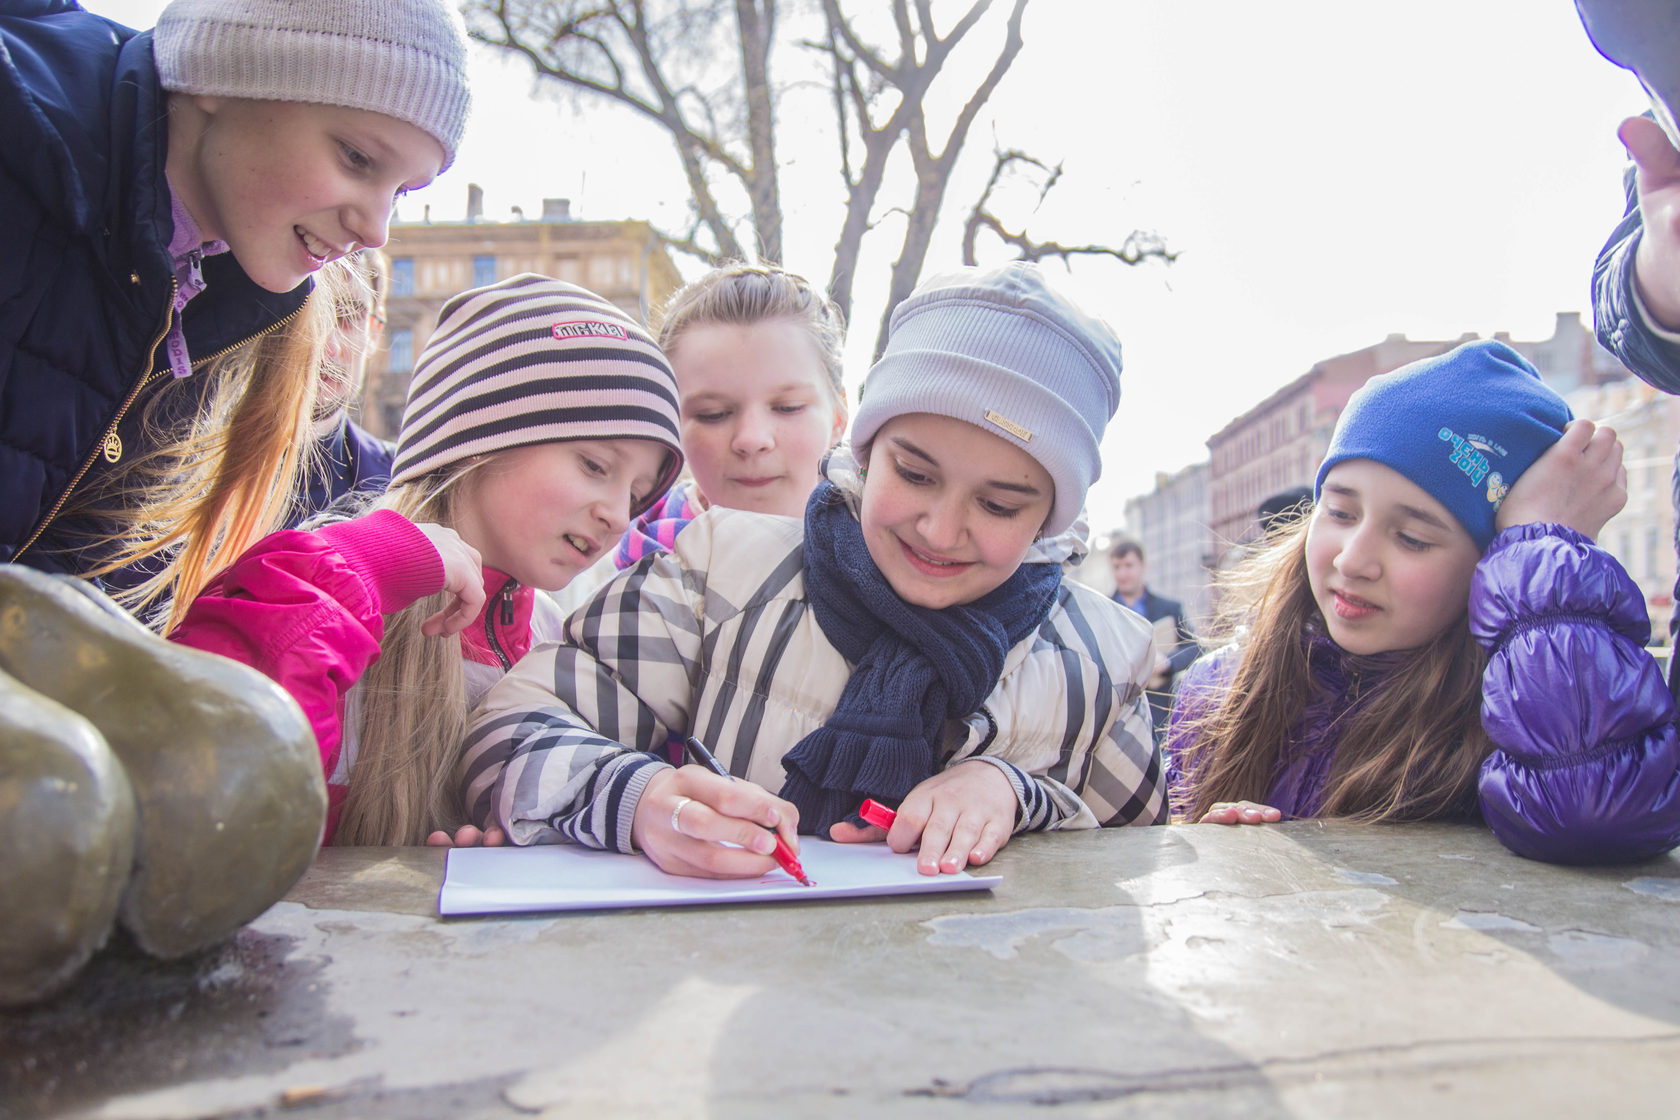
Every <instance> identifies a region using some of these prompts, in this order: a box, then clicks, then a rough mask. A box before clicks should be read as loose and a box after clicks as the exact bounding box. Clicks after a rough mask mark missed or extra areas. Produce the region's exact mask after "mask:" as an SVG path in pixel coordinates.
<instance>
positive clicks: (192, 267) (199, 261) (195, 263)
mask: <svg viewBox="0 0 1680 1120" xmlns="http://www.w3.org/2000/svg"><path fill="white" fill-rule="evenodd" d="M203 264H204V250H202V249H191V250H188V252H187V277H188V281H189V283H190V284H191V285H192V287H193V289H194V290H195V291H196V290H197V289H199V288H202V287H204V273H203V272H202V271H201V269H200V266H201V265H203Z"/></svg>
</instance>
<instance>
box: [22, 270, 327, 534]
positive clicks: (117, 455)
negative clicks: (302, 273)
mask: <svg viewBox="0 0 1680 1120" xmlns="http://www.w3.org/2000/svg"><path fill="white" fill-rule="evenodd" d="M178 287H179V284H178V282H177V281H176V279H175V278H174V277H173V276H171V277H170V278H169V314H168V315H166V316H165V317H164V320H163V329H162V330H160V331H159V332H158V334H157V337H156V338H154V339H152V346H151V349H150V350H148V351H147V354H146V369H147V370H151V368H152V365H153V364H154V363H155V362H156V361H157V348H158V347H159V346H160V345H162V343H163V340H164V338H165V336H167V335H168V334H169V326H170V324H171V323H173V322H174V321H175V292H176V290H177V289H178ZM308 302H309V301H308V300H307V299H305V300H304V304H303V306H300V307H299V308H298V309H297V310H296V311H293V312H292V313H291V314H290V315H287V316H286V317H285V318H284V319H279V320H277V321H275V322H273V323H270V324H269V325H268V326H266V327H264V328H263V329H262V330H260V331H258V332H257V333H256V334H254V335H252V336H251V337H249V338H247V339H244V340H243V341H240V342H236V343H234V344H233V345H232V346H224V347H223V348H222V349H220V350H218V351H216V352H215V353H214V354H211V355H210V356H209V357H205V358H199V359H197V360H195V361H194V362H193V363H192V368H193V369H197V368H198V367H199V366H201V365H203V364H204V363H206V362H213V361H215V360H216V359H217V358H220V357H223V356H224V355H227V354H231V353H233V352H234V351H235V350H237V349H239V348H240V347H241V346H244V345H246V343H250V342H254V341H256V340H257V339H259V338H261V337H263V336H264V335H266V334H270V333H272V332H273V331H277V330H279V329H280V328H281V327H283V326H285V325H286V324H287V323H289V322H291V321H292V320H293V319H295V318H297V317H298V316H299V315H300V314H302V312H303V307H306V306H308ZM165 376H168V371H167V370H159V371H157V372H148V373H146V374H144V375H142V376H141V378H140V380H139V381H138V382H137V383H136V384H135V386H134V388H133V389H130V390H129V393H128V397H127V399H125V400H124V401H123V403H122V407H121V408H119V409H117V413H116V415H115V416H113V417H111V422H110V423H109V424H107V425H106V426H105V434H104V435H103V436H101V437H100V438H99V441H98V442H97V443H95V444H94V445H93V450H92V451H90V452H88V457H87V458H86V459H85V460H83V462H82V466H81V469H80V470H78V471H77V472H76V475H75V477H74V478H72V479H71V480H70V484H69V485H68V486H66V487H65V488H64V491H63V493H61V494H59V496H58V501H56V502H54V503H53V507H52V509H50V510H48V511H47V516H46V517H44V518H42V519H41V522H40V524H38V525H36V526H35V531H34V532H33V533H31V534H29V539H28V540H26V541H24V542H23V547H22V548H20V549H18V550H17V551H16V552H14V553H12V559H13V560H16V559H17V558H18V557H19V556H22V555H23V554H24V553H25V552H28V551H29V548H30V546H31V545H33V544H34V543H35V542H36V541H38V540H40V539H41V534H42V533H45V532H46V531H47V526H49V525H51V524H52V523H53V521H54V519H55V518H57V517H58V515H59V513H60V512H62V511H63V509H64V504H65V503H66V502H68V501H69V500H70V495H71V494H73V493H75V492H76V487H77V486H79V485H81V481H82V479H83V477H84V476H86V474H87V472H88V471H89V470H90V469H91V468H92V467H93V464H94V462H95V460H97V459H98V458H99V456H101V455H104V456H105V458H107V459H109V460H110V461H111V462H113V463H115V462H118V461H119V460H121V459H122V455H123V446H122V441H121V440H120V439H118V438H117V426H118V425H119V424H121V423H122V422H123V417H125V416H127V415H128V410H129V409H130V408H133V407H134V402H135V401H136V400H138V399H139V397H140V394H141V393H143V392H145V391H146V389H147V388H148V387H149V386H151V385H152V384H154V383H155V382H157V381H160V380H162V379H163V378H164V377H165Z"/></svg>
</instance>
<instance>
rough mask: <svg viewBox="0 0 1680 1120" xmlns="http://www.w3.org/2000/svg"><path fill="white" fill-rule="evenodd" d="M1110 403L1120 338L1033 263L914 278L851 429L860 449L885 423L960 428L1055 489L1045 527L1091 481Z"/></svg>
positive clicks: (1050, 528) (1060, 521)
mask: <svg viewBox="0 0 1680 1120" xmlns="http://www.w3.org/2000/svg"><path fill="white" fill-rule="evenodd" d="M1119 404H1120V340H1119V339H1117V338H1116V337H1115V336H1114V332H1113V331H1112V330H1110V329H1109V327H1108V324H1106V323H1104V322H1103V321H1102V320H1100V319H1096V318H1093V317H1092V316H1090V315H1087V314H1086V313H1085V312H1083V311H1081V310H1080V309H1079V308H1078V307H1077V306H1076V305H1075V304H1074V303H1073V302H1072V301H1071V300H1069V299H1068V298H1067V297H1066V296H1065V295H1063V294H1061V293H1060V292H1058V291H1056V290H1055V289H1054V288H1052V287H1051V286H1050V285H1049V283H1047V282H1046V281H1045V279H1044V274H1043V273H1042V272H1040V271H1039V268H1038V266H1037V265H1035V264H1030V263H1027V262H1024V261H1015V262H1012V263H1010V264H1007V265H1004V266H1003V267H1001V268H994V269H990V270H981V269H978V268H970V269H964V270H962V271H960V272H953V273H947V274H945V275H943V276H935V277H932V278H930V279H928V280H924V281H923V282H922V283H921V284H920V285H919V286H918V287H917V288H916V290H915V291H914V292H912V293H910V296H909V298H907V299H906V300H905V301H904V302H903V303H901V304H899V305H898V307H897V309H896V310H894V311H893V313H892V318H891V319H890V320H889V321H888V323H887V345H886V349H885V351H884V352H883V353H882V354H881V360H880V361H878V362H876V363H875V365H874V366H873V367H872V368H871V369H870V371H869V376H868V377H867V378H865V379H864V383H863V401H862V403H861V404H860V405H859V406H858V410H857V417H856V419H854V420H853V421H852V436H851V439H852V446H853V447H855V448H857V449H858V450H859V451H860V452H861V451H862V449H863V448H865V447H867V446H868V444H869V441H870V440H872V439H874V438H875V433H876V432H877V431H879V430H880V428H881V425H882V424H885V423H886V422H887V421H888V420H891V419H892V418H893V417H895V416H903V415H905V414H907V413H912V412H929V413H933V414H934V415H936V416H950V417H954V418H956V419H958V420H966V421H968V422H969V423H970V424H973V425H974V426H975V427H976V428H979V429H980V430H981V431H985V432H990V433H991V434H992V435H994V436H998V437H1000V438H1002V439H1004V440H1007V441H1008V442H1010V443H1013V444H1014V445H1015V446H1016V447H1019V448H1020V449H1021V450H1023V451H1025V452H1026V453H1027V454H1028V455H1031V456H1032V457H1033V458H1034V459H1037V460H1038V462H1039V464H1040V465H1041V466H1043V467H1044V469H1045V471H1046V472H1048V473H1049V475H1050V478H1051V481H1053V482H1054V483H1055V484H1056V501H1055V504H1054V505H1053V506H1052V507H1051V509H1050V517H1049V520H1047V521H1046V522H1045V523H1044V535H1045V536H1047V537H1053V536H1055V535H1056V534H1058V533H1060V532H1062V531H1063V530H1064V529H1066V528H1067V527H1068V526H1069V525H1072V524H1073V521H1074V519H1075V518H1076V517H1078V516H1079V511H1080V509H1081V507H1083V506H1084V504H1085V492H1086V491H1087V490H1088V489H1090V486H1091V483H1093V482H1095V481H1096V480H1097V478H1098V476H1100V475H1101V474H1102V449H1101V444H1102V437H1103V430H1104V429H1105V428H1106V427H1107V426H1108V422H1109V420H1110V419H1112V418H1113V416H1114V410H1115V409H1116V408H1117V407H1119Z"/></svg>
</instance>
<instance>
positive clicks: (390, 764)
mask: <svg viewBox="0 0 1680 1120" xmlns="http://www.w3.org/2000/svg"><path fill="white" fill-rule="evenodd" d="M487 459H488V457H485V456H480V457H477V458H473V459H463V460H459V461H457V462H455V463H451V464H449V465H448V466H445V467H440V468H439V469H437V470H436V471H433V472H432V473H430V474H428V475H423V476H422V477H420V478H417V479H413V480H411V481H409V482H404V483H399V484H398V485H396V486H393V487H391V489H389V490H387V491H386V492H385V494H384V495H383V496H382V497H380V498H379V499H378V500H377V501H376V502H374V503H373V506H374V508H381V509H393V510H396V511H397V512H398V513H400V514H402V515H403V516H404V517H407V518H408V519H409V520H410V521H414V522H417V523H424V522H430V523H433V524H437V525H446V526H451V527H453V525H454V522H455V511H456V509H457V503H458V501H459V499H460V495H461V493H462V490H461V483H462V481H463V479H465V478H466V477H467V476H468V475H469V474H470V473H471V472H473V471H474V470H476V469H477V468H478V467H480V466H482V465H483V464H484V463H485V462H486V461H487ZM443 603H444V596H443V594H442V593H439V594H436V595H428V596H427V597H426V598H424V599H421V600H420V601H419V602H417V603H414V604H412V605H410V606H409V607H407V608H405V609H403V610H401V611H398V612H397V613H396V614H394V615H391V616H390V617H388V618H386V620H385V636H384V638H383V640H382V641H381V642H380V643H379V645H380V654H379V659H378V660H377V661H375V662H374V663H373V664H372V665H371V666H369V667H368V670H367V672H365V673H363V674H362V679H361V682H360V685H359V687H358V688H357V689H356V690H355V691H354V692H352V693H351V700H352V706H351V709H350V710H349V711H347V712H346V713H345V733H346V737H348V736H349V735H350V734H355V735H356V757H355V760H354V762H353V763H352V764H351V767H350V788H349V791H348V793H347V794H346V795H345V799H344V807H343V809H342V810H341V812H340V815H339V819H338V828H337V831H336V832H335V833H334V834H333V843H335V844H381V845H384V844H423V843H425V841H426V837H427V836H428V835H429V834H430V833H431V832H433V831H435V830H437V829H442V830H444V831H445V832H449V833H453V832H454V831H455V830H456V829H457V828H459V827H460V826H461V825H464V824H466V823H467V815H466V810H465V808H464V806H463V805H462V804H461V797H460V790H459V789H458V788H457V785H456V780H455V779H456V770H457V768H456V763H457V762H458V761H459V758H460V752H461V746H462V744H463V743H464V742H465V741H466V737H467V703H466V682H465V680H464V679H463V675H462V671H461V637H460V635H459V634H442V635H439V636H437V637H431V638H428V637H426V636H425V635H424V634H422V633H421V632H420V625H421V623H423V622H425V621H426V619H427V618H429V617H431V616H432V615H433V614H435V613H436V612H437V611H439V610H440V609H442V607H443Z"/></svg>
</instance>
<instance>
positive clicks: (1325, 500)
mask: <svg viewBox="0 0 1680 1120" xmlns="http://www.w3.org/2000/svg"><path fill="white" fill-rule="evenodd" d="M1306 553H1307V579H1308V582H1309V583H1310V584H1311V586H1312V593H1313V598H1314V600H1315V601H1316V602H1317V603H1318V608H1319V610H1320V611H1322V612H1323V614H1324V621H1325V623H1326V625H1327V626H1328V628H1329V630H1330V637H1331V638H1333V639H1334V640H1335V642H1336V644H1337V645H1339V646H1341V647H1342V648H1343V649H1345V650H1347V651H1348V652H1349V653H1354V654H1372V653H1384V652H1387V651H1389V650H1403V649H1416V648H1418V647H1419V646H1422V645H1425V644H1427V643H1428V642H1429V641H1431V640H1432V639H1434V638H1435V637H1436V636H1437V635H1439V634H1440V633H1441V632H1442V631H1444V630H1446V629H1447V627H1449V626H1451V625H1453V624H1454V623H1455V622H1457V621H1458V620H1459V619H1460V618H1461V617H1462V616H1463V615H1464V613H1465V611H1466V610H1467V609H1468V607H1469V603H1470V579H1471V576H1473V575H1474V574H1475V571H1476V562H1477V561H1478V560H1480V559H1481V556H1482V550H1481V549H1480V548H1479V547H1478V546H1477V545H1476V542H1475V541H1474V540H1472V539H1471V537H1470V534H1469V533H1468V532H1467V531H1466V530H1465V528H1464V526H1463V525H1461V524H1459V522H1458V520H1457V518H1455V517H1453V515H1452V514H1450V513H1448V512H1447V510H1446V507H1445V506H1443V505H1441V503H1440V502H1438V501H1436V500H1435V499H1434V498H1432V497H1430V496H1429V494H1428V493H1427V492H1426V491H1424V490H1423V489H1422V488H1421V487H1419V486H1418V485H1417V484H1415V483H1413V482H1412V481H1411V480H1410V479H1408V478H1406V477H1405V476H1404V475H1402V474H1400V472H1398V471H1396V470H1394V469H1392V468H1390V467H1385V466H1383V465H1382V464H1381V463H1376V462H1373V461H1371V460H1370V459H1348V460H1344V461H1343V462H1340V463H1337V464H1336V465H1335V466H1334V467H1332V468H1330V472H1329V473H1328V474H1327V475H1325V476H1324V486H1323V488H1322V492H1321V494H1320V496H1319V500H1318V503H1317V505H1315V506H1314V507H1313V512H1312V521H1311V523H1310V524H1309V525H1308V527H1307V545H1306Z"/></svg>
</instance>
